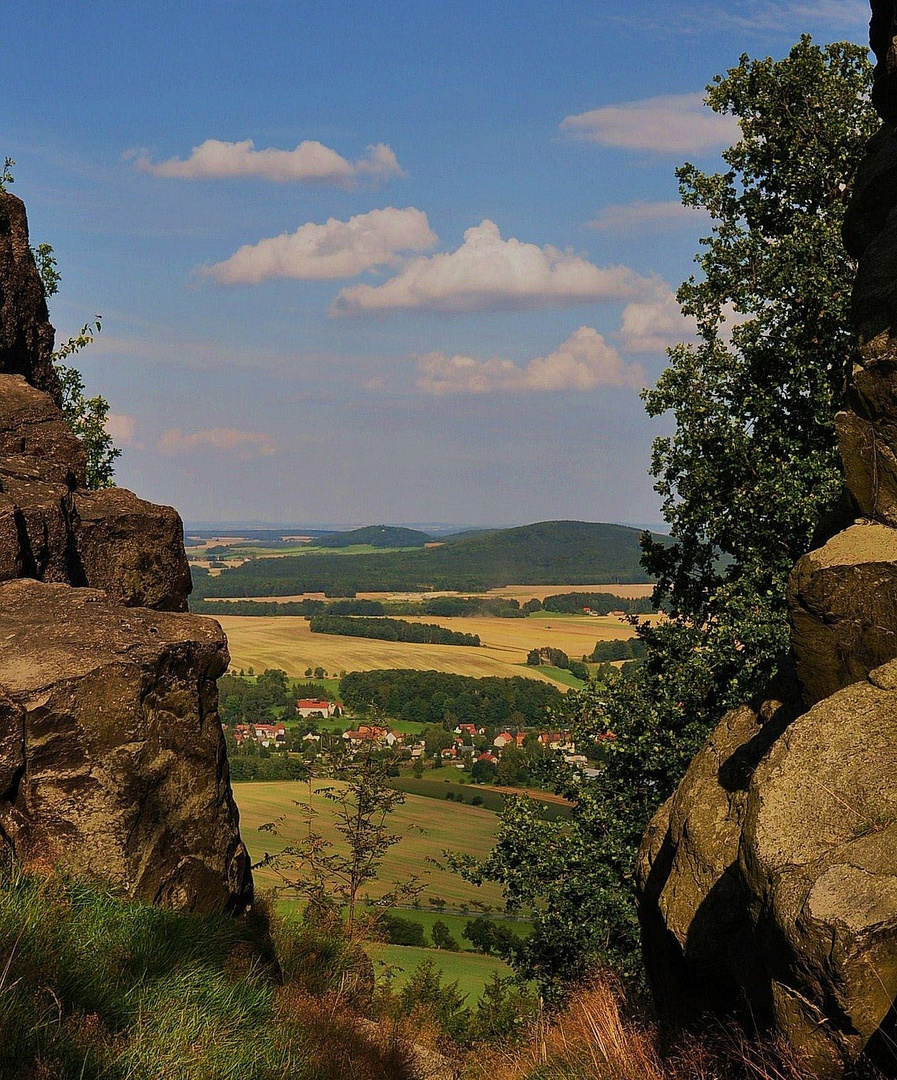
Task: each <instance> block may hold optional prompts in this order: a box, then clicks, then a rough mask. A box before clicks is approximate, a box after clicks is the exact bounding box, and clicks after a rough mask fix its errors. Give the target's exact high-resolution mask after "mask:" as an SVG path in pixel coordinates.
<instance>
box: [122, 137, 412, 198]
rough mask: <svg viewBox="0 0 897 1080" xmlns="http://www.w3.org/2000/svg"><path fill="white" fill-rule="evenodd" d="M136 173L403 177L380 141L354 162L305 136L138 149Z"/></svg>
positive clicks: (287, 178) (325, 180) (286, 178)
mask: <svg viewBox="0 0 897 1080" xmlns="http://www.w3.org/2000/svg"><path fill="white" fill-rule="evenodd" d="M131 156H132V157H133V158H134V166H135V168H137V169H139V170H140V171H141V172H146V173H151V174H152V175H153V176H161V177H165V178H166V179H173V180H208V179H233V178H245V177H257V178H259V179H261V180H270V181H272V182H274V183H277V184H290V183H302V184H332V185H335V186H337V187H352V186H353V185H354V184H356V183H358V181H359V179H364V178H367V179H371V180H388V179H390V178H391V177H395V176H404V175H405V172H404V171H403V169H402V167H401V165H399V162H398V160H397V158H396V155H395V153H394V152H393V150H392V149H391V148H390V147H389V146H387V145H386V144H385V143H377V144H376V145H374V146H369V147H368V149H367V154H366V155H365V156H364V157H362V158H360V159H359V160H358V161H355V162H352V161H348V160H347V159H346V158H344V157H343V156H342V154H338V153H337V152H336V151H335V150H331V149H330V147H329V146H325V145H324V144H323V143H320V142H316V141H315V140H312V139H306V140H305V142H301V143H299V145H298V146H297V147H296V148H295V149H294V150H277V149H276V148H275V147H273V146H269V147H268V148H267V149H266V150H256V149H255V144H254V143H253V141H252V139H244V140H243V141H242V142H222V141H221V140H220V139H206V141H205V142H204V143H200V145H199V146H194V147H193V150H192V152H191V154H190V156H189V157H188V158H169V159H168V160H167V161H161V162H159V163H158V164H153V162H152V161H150V159H149V156H148V155H147V154H146V153H145V152H143V151H138V152H136V153H134V152H132V153H131Z"/></svg>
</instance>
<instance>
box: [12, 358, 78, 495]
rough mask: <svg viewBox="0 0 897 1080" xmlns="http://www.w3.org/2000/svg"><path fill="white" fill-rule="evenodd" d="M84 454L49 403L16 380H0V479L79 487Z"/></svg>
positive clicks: (48, 399) (66, 425) (39, 393)
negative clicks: (24, 479) (27, 479)
mask: <svg viewBox="0 0 897 1080" xmlns="http://www.w3.org/2000/svg"><path fill="white" fill-rule="evenodd" d="M86 467H87V455H86V454H85V452H84V446H83V444H82V443H81V441H80V440H79V439H76V438H75V436H74V435H73V434H72V432H71V429H70V428H69V426H68V424H66V422H65V420H64V419H63V417H62V413H61V412H60V411H59V409H58V408H56V406H55V405H54V404H53V401H52V400H51V399H50V398H49V397H48V396H47V395H46V394H44V393H42V392H41V391H39V390H35V389H34V387H32V386H30V385H29V384H28V383H27V382H26V380H25V378H24V377H23V376H21V375H0V477H3V476H9V477H16V476H21V477H23V478H32V477H33V476H37V477H39V478H40V479H41V480H44V481H47V482H48V483H55V484H61V485H63V486H64V487H66V488H68V489H69V490H73V489H74V488H76V487H83V486H84V473H85V469H86Z"/></svg>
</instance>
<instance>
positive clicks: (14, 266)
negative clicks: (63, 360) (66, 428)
mask: <svg viewBox="0 0 897 1080" xmlns="http://www.w3.org/2000/svg"><path fill="white" fill-rule="evenodd" d="M54 337H55V333H54V330H53V327H52V326H51V325H50V317H49V315H48V313H47V301H46V298H45V296H44V286H43V283H42V281H41V278H40V274H39V273H38V270H37V266H36V265H35V262H34V255H33V254H32V252H31V247H30V244H29V240H28V218H27V216H26V214H25V204H24V203H23V202H22V200H21V199H19V198H16V196H15V195H13V194H12V193H11V192H8V191H0V373H4V374H13V375H23V376H24V377H25V378H26V379H27V380H28V382H29V383H31V385H32V386H36V387H37V388H38V389H39V390H45V391H46V392H47V393H48V394H49V395H50V396H51V397H52V399H53V400H54V402H55V403H56V404H59V402H60V399H61V389H60V386H59V378H58V377H57V375H56V370H55V368H54V367H53V359H52V356H53V341H54Z"/></svg>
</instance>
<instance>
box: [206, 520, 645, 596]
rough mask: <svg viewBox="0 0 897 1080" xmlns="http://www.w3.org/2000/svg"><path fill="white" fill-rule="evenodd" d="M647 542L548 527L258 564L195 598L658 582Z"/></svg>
mask: <svg viewBox="0 0 897 1080" xmlns="http://www.w3.org/2000/svg"><path fill="white" fill-rule="evenodd" d="M640 535H641V531H640V530H639V529H633V528H629V527H628V526H625V525H608V524H598V523H594V522H586V521H543V522H539V523H538V524H535V525H522V526H519V527H517V528H514V529H497V530H495V531H493V532H487V533H481V534H477V535H474V536H469V537H466V538H464V539H461V540H455V541H454V542H449V543H442V544H440V545H439V546H437V547H427V548H421V549H420V550H418V551H391V552H382V553H372V554H360V555H351V556H349V557H346V556H342V557H337V555H336V553H335V552H334V554H327V553H309V554H307V555H299V556H284V557H282V558H278V559H251V560H250V561H249V562H246V563H244V564H243V565H242V566H239V567H235V568H234V569H232V570H225V571H223V572H222V573H221V574H219V575H218V576H216V577H214V578H211V577H209V576H208V575H205V574H202V575H196V591H195V593H194V596H195V598H196V599H202V598H203V597H205V596H291V595H297V594H300V593H307V592H325V593H327V594H329V595H330V596H351V595H354V594H355V593H356V592H399V591H409V592H417V591H426V590H452V591H458V592H484V591H486V590H487V589H492V588H498V587H500V586H502V585H516V584H519V585H561V584H563V585H586V584H598V583H601V584H604V583H607V584H638V583H650V581H651V578H649V577H648V576H647V575H646V574H645V571H644V570H643V569H642V568H641V566H640V565H639V558H640V555H641V549H640V548H639V543H638V539H639V536H640ZM652 535H654V536H655V537H656V538H657V539H659V540H661V541H663V540H665V539H666V537H663V536H660V535H658V534H656V533H655V534H652Z"/></svg>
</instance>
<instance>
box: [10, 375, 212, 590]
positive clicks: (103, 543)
mask: <svg viewBox="0 0 897 1080" xmlns="http://www.w3.org/2000/svg"><path fill="white" fill-rule="evenodd" d="M85 464H86V458H85V453H84V448H83V445H82V444H81V442H80V441H79V440H78V439H76V438H75V436H74V435H72V433H71V431H70V429H69V427H68V425H67V424H66V423H65V421H64V420H63V419H62V416H61V414H60V412H59V410H58V409H57V408H56V406H55V405H54V404H53V402H52V401H51V400H50V398H49V397H48V396H47V395H46V394H44V393H42V392H41V391H39V390H36V389H34V387H32V386H30V385H29V384H28V383H27V382H26V381H25V379H24V378H23V377H22V376H20V375H0V581H5V580H9V579H11V578H18V577H34V578H37V579H39V580H41V581H61V582H67V583H68V584H70V585H77V586H90V587H94V588H101V589H105V590H106V591H107V592H108V593H109V595H110V596H111V597H112V598H113V599H115V600H118V601H120V602H121V603H124V604H128V605H131V606H135V605H141V606H144V607H153V608H158V609H159V610H164V611H186V609H187V596H188V595H189V593H190V588H191V582H190V570H189V567H188V565H187V557H186V554H185V552H184V538H183V526H182V524H181V519H180V517H179V516H178V514H177V513H176V512H175V511H174V510H173V509H171V507H168V506H155V505H153V504H152V503H148V502H144V501H143V500H142V499H138V498H137V497H136V496H135V495H132V494H131V492H129V491H125V490H124V489H122V488H110V489H107V490H104V491H84V490H82V487H83V483H84V470H85Z"/></svg>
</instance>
